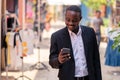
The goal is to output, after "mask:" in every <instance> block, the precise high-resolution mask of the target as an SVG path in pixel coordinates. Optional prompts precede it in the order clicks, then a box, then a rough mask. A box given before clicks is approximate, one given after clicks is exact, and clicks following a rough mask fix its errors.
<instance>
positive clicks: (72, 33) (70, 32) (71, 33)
mask: <svg viewBox="0 0 120 80" xmlns="http://www.w3.org/2000/svg"><path fill="white" fill-rule="evenodd" d="M68 32H69V34H70V36H72V35H76V34H75V33H74V32H72V31H71V30H69V29H68ZM81 33H82V30H81V27H80V26H79V31H78V33H77V35H80V34H81Z"/></svg>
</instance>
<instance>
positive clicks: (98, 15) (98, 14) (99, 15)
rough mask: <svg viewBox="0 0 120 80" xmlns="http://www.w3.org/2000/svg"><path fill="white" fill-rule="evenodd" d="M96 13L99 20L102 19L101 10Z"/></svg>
mask: <svg viewBox="0 0 120 80" xmlns="http://www.w3.org/2000/svg"><path fill="white" fill-rule="evenodd" d="M95 13H96V14H95V15H96V17H97V18H100V17H101V12H100V10H96V12H95Z"/></svg>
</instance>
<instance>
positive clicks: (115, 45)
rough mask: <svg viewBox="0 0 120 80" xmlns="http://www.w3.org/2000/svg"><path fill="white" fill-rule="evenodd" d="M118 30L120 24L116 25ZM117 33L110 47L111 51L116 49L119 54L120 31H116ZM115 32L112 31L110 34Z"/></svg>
mask: <svg viewBox="0 0 120 80" xmlns="http://www.w3.org/2000/svg"><path fill="white" fill-rule="evenodd" d="M118 28H120V22H119V23H118ZM117 30H118V33H117V35H116V37H114V43H113V45H112V49H115V48H118V51H119V52H120V31H119V30H120V29H117ZM117 30H114V31H112V32H115V31H117Z"/></svg>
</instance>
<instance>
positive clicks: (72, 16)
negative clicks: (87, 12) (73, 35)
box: [65, 10, 82, 31]
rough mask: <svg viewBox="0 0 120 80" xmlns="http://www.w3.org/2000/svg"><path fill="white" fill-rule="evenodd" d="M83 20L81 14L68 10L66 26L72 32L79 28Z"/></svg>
mask: <svg viewBox="0 0 120 80" xmlns="http://www.w3.org/2000/svg"><path fill="white" fill-rule="evenodd" d="M81 18H82V17H81V15H80V13H79V12H75V11H70V10H68V11H67V12H66V14H65V24H66V25H67V27H68V28H69V29H70V30H71V31H74V30H75V29H76V28H77V27H78V25H79V22H80V20H81Z"/></svg>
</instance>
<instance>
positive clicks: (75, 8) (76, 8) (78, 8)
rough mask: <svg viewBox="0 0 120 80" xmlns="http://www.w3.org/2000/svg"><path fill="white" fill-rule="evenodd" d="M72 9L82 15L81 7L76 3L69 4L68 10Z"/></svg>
mask: <svg viewBox="0 0 120 80" xmlns="http://www.w3.org/2000/svg"><path fill="white" fill-rule="evenodd" d="M68 10H70V11H75V12H79V13H80V15H81V9H80V7H78V6H76V5H72V6H69V7H68V8H67V9H66V12H67V11H68Z"/></svg>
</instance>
